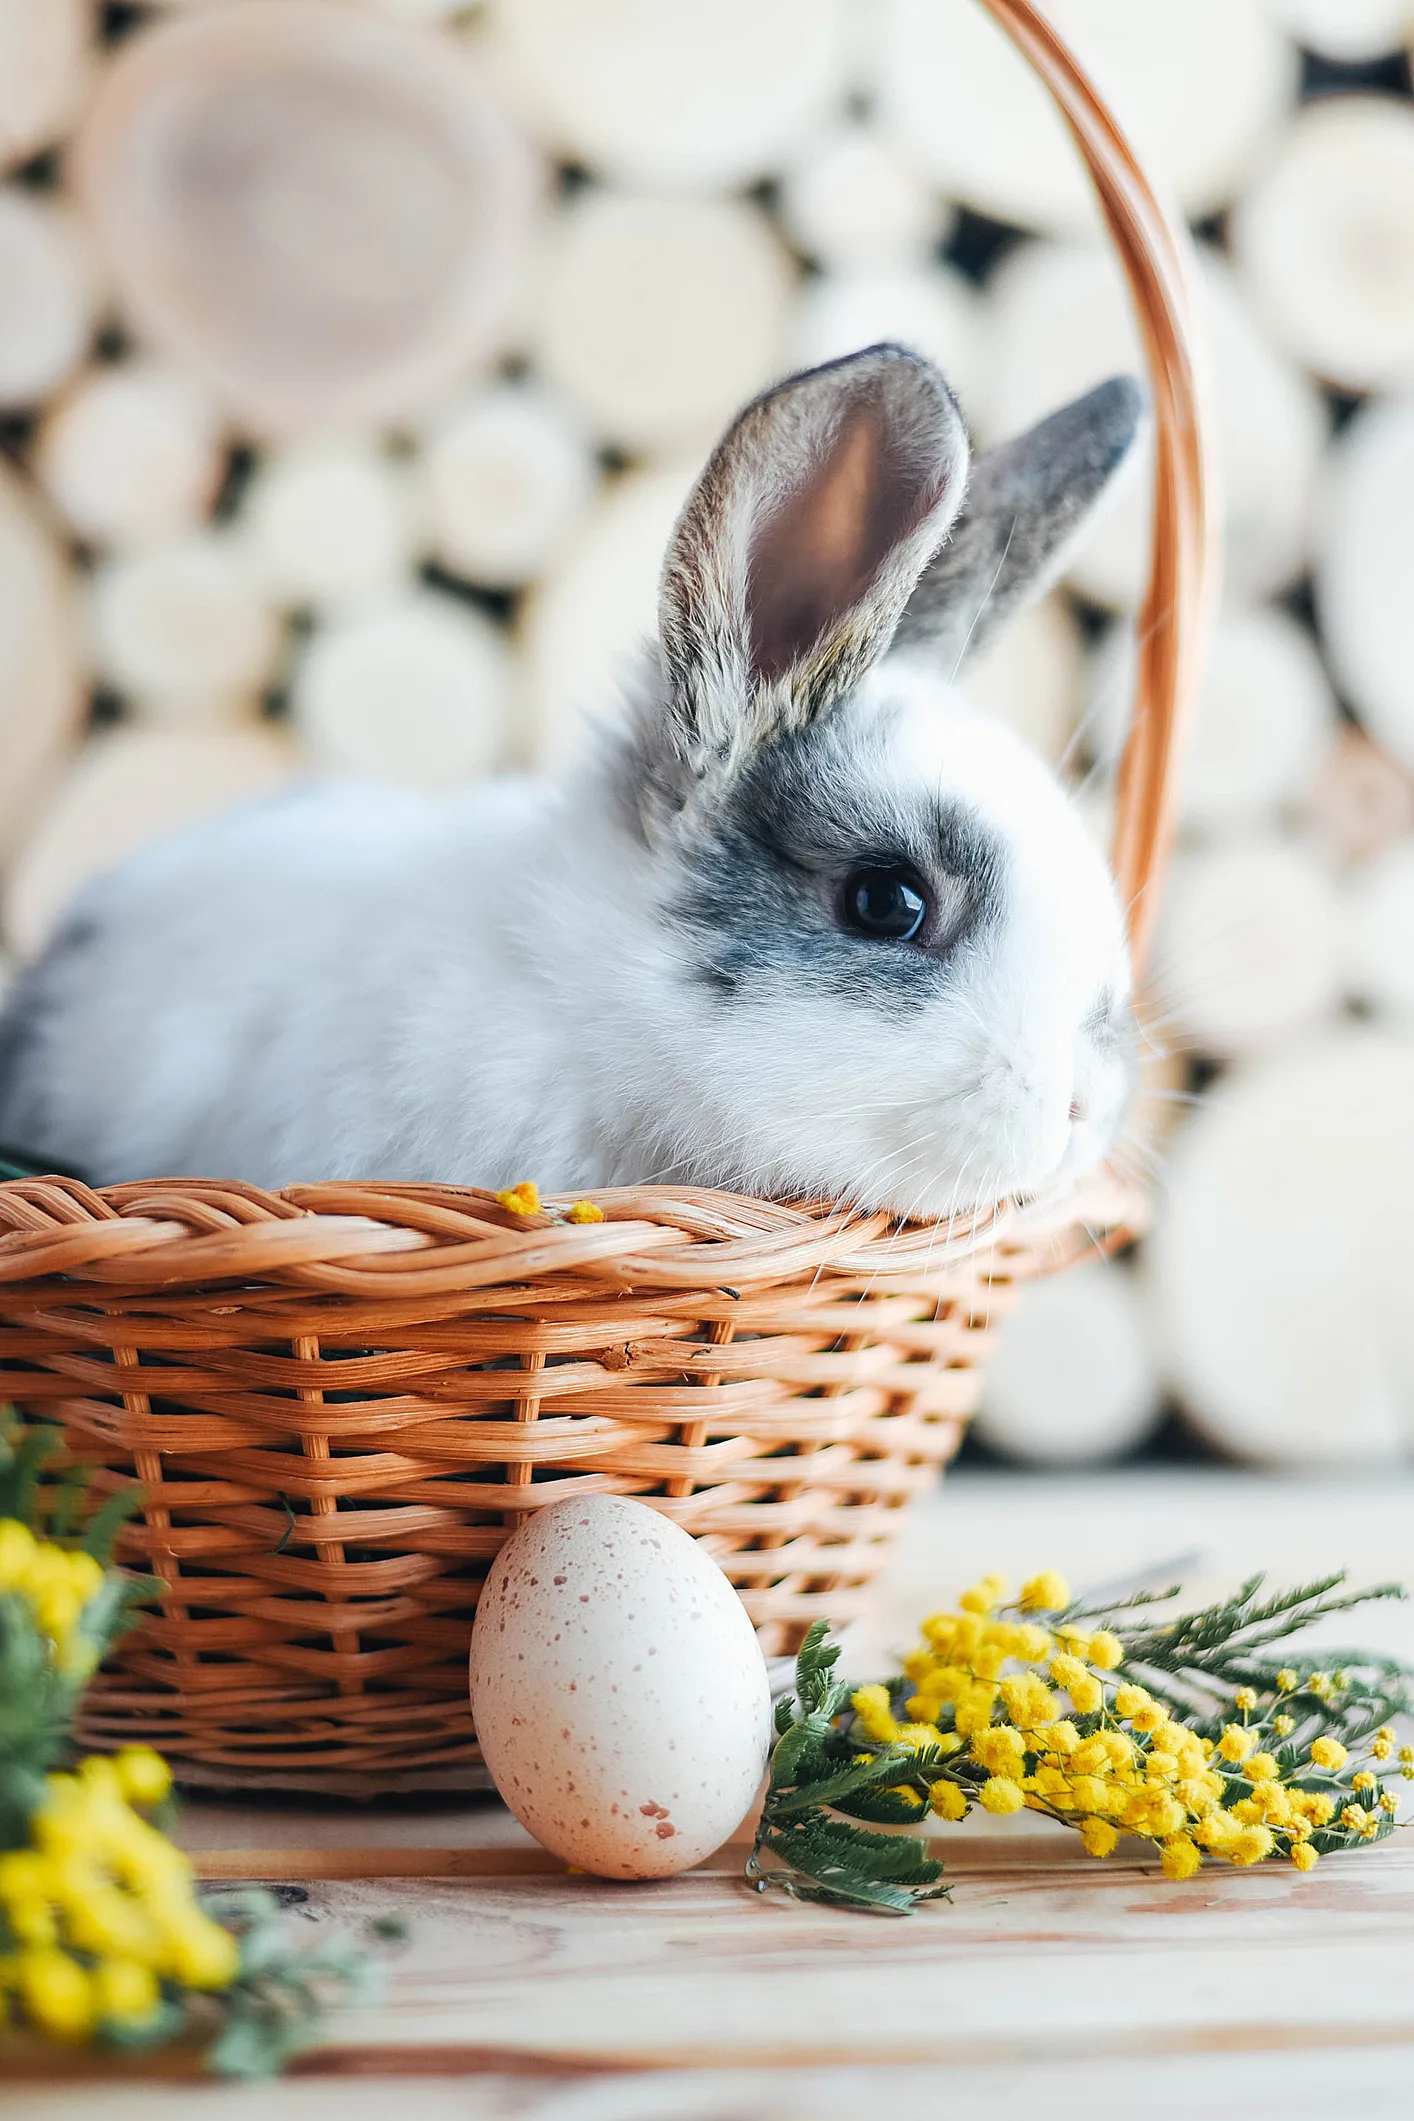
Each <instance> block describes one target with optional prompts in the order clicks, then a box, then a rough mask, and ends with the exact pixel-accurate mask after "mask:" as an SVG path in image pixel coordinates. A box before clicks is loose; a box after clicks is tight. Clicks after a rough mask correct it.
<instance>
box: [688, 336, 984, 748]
mask: <svg viewBox="0 0 1414 2121" xmlns="http://www.w3.org/2000/svg"><path fill="white" fill-rule="evenodd" d="M966 477H967V435H966V431H965V429H964V427H963V424H962V418H961V415H960V414H959V412H958V409H957V406H956V405H955V404H954V402H953V398H952V394H951V392H950V391H949V390H948V387H947V385H946V383H945V382H944V381H943V379H942V377H941V376H940V375H939V374H938V372H937V370H936V369H934V368H932V367H931V366H930V365H929V363H928V362H926V361H923V360H920V359H919V357H918V356H917V355H916V354H911V353H908V352H906V351H905V350H904V349H903V348H902V347H897V346H873V347H870V348H868V349H867V350H866V351H865V352H863V353H858V354H852V355H850V356H849V357H848V358H847V359H845V360H842V361H832V362H830V363H828V364H827V365H826V366H825V367H823V368H815V369H811V370H809V371H808V372H807V373H806V374H804V375H799V376H793V377H791V378H790V379H789V380H788V381H787V382H785V383H781V384H778V385H777V386H776V388H775V389H773V390H768V391H766V392H765V393H764V394H763V395H762V396H761V397H759V398H757V399H755V400H754V401H753V403H752V404H750V405H748V406H747V408H746V410H745V411H744V412H743V413H742V414H741V415H740V417H739V418H738V419H737V420H736V422H735V423H734V425H733V426H732V427H731V428H730V429H729V430H728V432H727V434H726V436H725V437H724V439H723V440H722V441H721V442H720V443H719V444H718V446H717V448H716V450H715V451H714V452H713V455H712V458H711V460H710V462H709V463H708V465H707V469H706V471H705V472H704V473H703V475H702V478H701V480H700V481H699V483H698V485H697V487H696V489H695V491H694V492H693V494H692V497H691V499H690V500H689V501H688V504H687V507H686V508H685V510H684V511H683V514H682V517H681V519H680V521H679V523H678V526H677V529H676V531H675V532H674V535H673V539H672V543H671V545H670V546H669V549H668V557H667V563H666V566H665V569H664V574H663V584H662V594H661V600H660V607H659V636H660V640H661V644H662V652H663V667H664V673H665V676H666V678H667V682H668V688H669V719H670V732H669V733H670V738H671V741H672V744H673V747H674V749H675V751H676V752H677V753H678V756H679V758H680V759H681V760H682V761H683V763H685V764H687V765H688V766H689V768H690V770H691V772H692V773H693V774H694V775H696V776H701V775H702V774H704V773H706V772H707V771H709V770H710V769H711V768H712V767H713V766H714V765H716V764H719V763H725V764H731V763H733V762H735V761H736V760H738V759H740V758H742V757H744V756H745V755H747V754H748V753H749V752H750V751H752V750H753V749H754V748H755V747H756V746H757V745H759V744H761V743H763V742H766V741H769V740H770V739H771V738H773V737H775V736H779V735H781V734H783V733H785V732H786V731H788V730H790V729H794V728H800V727H803V726H804V725H805V724H806V723H807V722H811V721H814V720H816V719H818V718H819V717H820V716H821V715H822V714H825V713H827V712H828V711H829V708H830V707H831V706H832V705H833V704H834V703H835V701H837V700H838V699H840V698H841V697H842V696H843V695H844V694H845V693H846V692H847V691H848V690H849V689H850V687H851V686H852V685H854V684H855V683H856V682H857V681H858V679H859V677H860V676H861V675H862V674H863V672H864V671H865V670H866V669H867V668H868V667H869V665H870V664H871V663H873V662H875V661H876V660H877V659H878V658H879V657H880V656H881V655H882V654H883V653H884V651H885V649H886V648H887V647H888V646H889V643H890V641H891V640H892V638H893V632H894V628H895V626H896V625H897V624H898V620H899V616H900V614H901V613H902V611H903V608H904V606H905V605H906V603H907V602H908V599H909V597H910V596H911V595H912V593H913V590H914V588H915V586H916V584H917V581H918V578H919V576H920V574H921V573H922V571H923V569H924V567H925V566H926V565H927V563H928V561H929V560H930V559H931V558H932V556H933V554H934V553H935V552H936V551H937V549H938V547H939V545H940V544H941V543H942V540H943V538H944V536H945V535H946V532H947V529H948V526H949V524H950V523H951V522H952V519H953V517H954V516H955V515H956V513H957V510H958V507H959V505H960V503H961V499H962V492H963V487H964V484H965V481H966Z"/></svg>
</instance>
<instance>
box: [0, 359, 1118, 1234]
mask: <svg viewBox="0 0 1414 2121" xmlns="http://www.w3.org/2000/svg"><path fill="white" fill-rule="evenodd" d="M1142 417H1143V400H1142V396H1141V393H1140V391H1139V389H1138V386H1137V385H1135V384H1133V383H1131V382H1129V381H1128V380H1127V379H1124V378H1117V379H1115V380H1114V381H1112V382H1110V383H1107V384H1103V385H1101V386H1100V387H1099V388H1098V389H1097V390H1094V391H1092V392H1091V393H1090V394H1089V395H1088V396H1087V397H1085V398H1083V399H1081V400H1080V401H1079V402H1078V403H1076V404H1074V405H1071V406H1069V407H1067V408H1065V409H1064V410H1063V411H1061V412H1059V413H1056V414H1054V415H1053V416H1052V417H1051V418H1050V419H1048V420H1045V421H1043V422H1042V423H1041V424H1040V425H1039V426H1038V427H1036V428H1035V429H1033V430H1032V431H1031V432H1030V433H1029V434H1027V435H1025V436H1022V437H1021V438H1020V439H1019V440H1017V441H1014V442H1011V443H1008V444H1006V445H1004V446H1002V447H999V448H994V449H991V450H989V451H987V452H985V453H983V454H982V455H981V456H980V457H979V458H978V459H977V461H976V462H975V463H973V464H972V465H971V467H970V477H969V458H970V452H969V445H968V438H967V433H966V429H965V427H964V424H963V421H962V418H961V415H960V414H959V411H958V408H957V406H956V404H955V402H954V400H953V398H952V396H951V394H950V392H949V390H948V388H947V385H946V384H945V383H944V381H943V379H942V377H941V376H940V375H939V374H938V373H937V371H936V370H935V369H934V368H932V367H931V366H930V365H929V364H928V363H927V362H925V361H924V360H922V359H920V358H919V357H918V356H916V355H914V354H912V353H909V352H907V351H905V350H903V349H901V348H898V347H891V346H879V347H872V348H869V349H867V350H866V351H864V352H862V353H859V354H856V355H852V356H850V357H848V358H846V359H843V360H839V361H834V362H831V363H828V364H827V365H825V366H824V367H821V368H817V369H815V370H812V371H810V372H808V373H806V374H803V375H799V376H795V377H792V378H790V379H788V380H787V381H786V382H783V383H781V384H779V385H778V386H776V387H775V388H773V389H771V390H768V391H766V392H765V393H764V394H763V395H762V396H761V397H759V398H757V399H756V400H755V401H754V402H753V403H752V404H750V405H749V406H747V408H746V409H745V411H744V412H742V413H741V415H740V416H739V417H738V419H737V420H736V421H735V423H734V424H733V426H732V427H731V428H730V430H729V431H728V433H727V434H726V436H725V437H724V439H723V440H722V441H721V443H720V444H719V445H718V447H717V449H716V450H715V452H714V453H713V455H712V457H711V459H710V461H709V463H708V465H707V467H706V470H705V471H704V473H703V475H702V478H701V480H700V482H699V483H698V485H697V487H696V489H695V491H694V492H693V494H692V496H691V498H690V499H689V501H688V503H687V506H686V508H685V510H684V513H683V515H682V517H681V519H680V521H679V524H678V526H677V529H676V531H675V533H674V536H673V538H672V540H671V543H670V546H669V551H668V555H667V560H666V565H665V568H664V573H663V577H662V589H661V600H660V624H659V635H658V640H657V642H656V643H655V644H654V645H653V646H652V647H651V648H649V649H646V650H645V651H644V654H643V657H642V660H641V663H640V665H639V666H638V668H637V669H636V671H635V672H634V674H633V676H632V679H631V681H630V683H629V684H628V686H627V688H626V696H625V698H624V700H623V701H622V702H621V703H620V707H619V711H618V713H617V714H616V716H615V717H614V718H612V719H611V720H610V721H609V722H608V723H607V724H606V726H605V727H604V728H603V729H602V730H601V731H600V733H599V736H598V738H597V741H596V743H595V744H594V746H593V747H592V748H591V750H590V751H589V752H588V753H587V755H586V756H585V757H583V758H582V759H580V760H579V761H577V762H576V763H575V764H574V765H573V766H572V767H570V768H567V769H565V770H564V771H562V772H561V773H559V774H556V775H554V776H548V775H547V776H540V777H531V776H524V777H518V778H517V777H507V778H504V779H501V780H496V781H492V782H489V783H487V784H484V785H482V786H479V787H475V788H472V789H469V790H467V791H465V792H461V793H456V794H452V795H449V796H445V797H433V796H421V795H416V794H413V793H410V792H399V791H396V790H389V789H385V788H374V787H369V786H362V785H357V784H348V785H311V786H308V787H303V788H300V789H297V790H295V791H294V792H292V793H287V794H285V795H283V796H281V797H278V798H275V799H273V800H267V801H265V802H262V803H261V804H259V805H256V806H253V807H250V808H246V809H243V810H238V811H233V812H231V813H229V814H227V815H226V816H224V817H222V818H219V819H218V820H216V821H214V822H210V823H206V824H203V825H201V826H200V827H199V828H197V829H196V830H193V831H188V832H186V833H184V834H182V835H180V836H178V837H175V838H172V839H170V840H167V841H165V842H163V843H161V844H158V845H156V846H154V847H151V848H149V849H147V850H145V851H144V852H142V853H140V854H138V855H137V856H135V857H134V858H132V859H131V860H129V861H128V862H126V863H125V864H124V865H123V866H122V867H120V868H119V869H117V870H116V871H114V872H113V873H112V874H110V875H107V876H105V877H103V878H101V879H100V880H98V881H97V882H95V883H93V884H91V885H90V886H89V887H88V888H87V889H85V890H84V892H83V893H82V894H81V896H80V898H79V899H78V901H77V902H76V904H75V906H74V908H73V910H72V913H71V916H70V918H69V919H68V922H67V925H66V926H65V927H64V928H63V930H62V932H61V933H60V934H59V935H58V936H57V938H56V940H55V941H54V942H53V943H52V944H51V946H50V948H49V950H48V952H47V953H46V954H45V955H44V956H43V957H42V958H41V959H40V960H39V961H38V962H37V963H36V964H34V965H33V966H32V967H31V968H29V970H28V971H27V972H26V973H25V974H23V975H22V977H21V979H20V980H19V982H18V984H17V987H16V989H15V990H14V992H13V995H12V998H11V1000H10V1002H9V1004H8V1007H7V1009H6V1011H5V1013H4V1017H3V1019H0V1139H3V1140H5V1141H9V1142H16V1143H24V1144H25V1145H26V1148H27V1149H33V1150H35V1151H37V1152H39V1153H40V1154H41V1155H42V1156H44V1157H47V1158H53V1159H54V1160H55V1162H56V1164H57V1165H59V1167H61V1168H66V1167H67V1168H78V1169H82V1170H83V1171H85V1172H86V1174H88V1175H89V1176H90V1177H91V1178H93V1179H94V1180H95V1181H97V1182H108V1181H115V1180H120V1179H127V1178H133V1177H139V1176H152V1175H164V1176H176V1175H189V1176H194V1175H201V1176H206V1177H211V1176H217V1177H234V1178H240V1179H245V1180H249V1181H253V1182H256V1183H258V1184H263V1185H268V1186H280V1185H284V1184H288V1183H291V1182H293V1181H296V1180H307V1179H313V1178H367V1179H383V1180H397V1179H404V1180H408V1179H441V1180H448V1181H460V1182H468V1183H477V1184H481V1185H492V1186H496V1187H502V1186H507V1185H510V1184H511V1183H513V1182H515V1181H518V1180H521V1179H524V1178H534V1179H536V1180H537V1181H538V1182H539V1184H540V1185H541V1186H542V1187H544V1188H546V1189H548V1190H552V1191H568V1190H574V1191H579V1190H582V1189H590V1188H594V1187H603V1186H609V1185H615V1184H629V1183H637V1182H642V1181H650V1180H658V1181H664V1182H676V1183H696V1184H702V1185H714V1186H725V1187H730V1188H734V1189H737V1190H740V1191H745V1192H752V1193H765V1194H772V1195H784V1196H790V1197H809V1198H820V1197H823V1198H829V1199H838V1200H846V1201H852V1202H855V1203H858V1204H860V1205H861V1206H885V1207H888V1208H891V1209H894V1210H896V1211H898V1212H900V1213H904V1214H913V1215H920V1216H937V1215H946V1214H948V1213H950V1212H953V1211H957V1210H959V1209H964V1208H967V1207H971V1206H975V1205H978V1204H981V1203H986V1202H991V1201H993V1200H996V1199H998V1198H1001V1197H1004V1196H1009V1195H1021V1194H1034V1193H1036V1192H1038V1191H1040V1190H1043V1189H1046V1188H1048V1187H1050V1186H1051V1185H1053V1184H1055V1183H1057V1182H1059V1181H1062V1180H1064V1179H1065V1178H1066V1177H1068V1176H1069V1175H1070V1174H1071V1173H1073V1172H1078V1171H1080V1170H1082V1169H1084V1168H1085V1167H1087V1166H1089V1165H1091V1164H1093V1163H1094V1162H1096V1161H1097V1160H1098V1159H1099V1158H1101V1157H1102V1156H1103V1155H1104V1153H1105V1151H1106V1150H1107V1148H1108V1147H1109V1146H1110V1144H1111V1142H1112V1140H1113V1138H1114V1135H1115V1132H1116V1129H1117V1127H1118V1124H1119V1121H1120V1119H1121V1116H1122V1114H1123V1111H1124V1109H1125V1106H1126V1104H1127V1102H1128V1098H1129V1095H1130V1090H1131V1085H1132V1077H1133V1037H1132V1029H1131V1019H1130V989H1129V973H1128V966H1127V960H1126V951H1125V942H1124V934H1123V922H1122V918H1121V911H1120V908H1119V906H1118V904H1117V902H1116V897H1115V893H1114V889H1113V886H1112V884H1111V881H1110V878H1109V875H1108V873H1107V871H1106V868H1105V865H1104V863H1103V861H1102V859H1101V857H1100V855H1099V854H1098V853H1097V852H1096V850H1095V848H1094V847H1093V845H1092V843H1091V840H1090V837H1089V835H1088V833H1087V831H1086V829H1085V827H1084V825H1083V824H1082V822H1081V820H1080V817H1079V816H1078V814H1077V813H1076V811H1075V809H1074V808H1073V807H1072V805H1071V803H1070V801H1069V799H1068V798H1067V797H1066V796H1065V795H1064V794H1063V792H1062V791H1061V789H1060V787H1059V785H1058V784H1057V782H1056V781H1055V780H1054V779H1053V777H1052V776H1051V774H1050V772H1049V771H1048V770H1047V769H1046V768H1045V767H1044V766H1043V765H1042V764H1041V763H1040V761H1039V760H1037V759H1036V758H1034V757H1033V756H1032V755H1031V754H1030V753H1028V751H1027V750H1026V749H1025V748H1024V746H1023V745H1022V744H1021V743H1020V742H1019V741H1018V740H1017V739H1016V738H1015V737H1014V736H1012V735H1011V734H1010V733H1009V732H1008V731H1007V729H1006V728H1004V727H1003V726H1002V725H1001V724H1000V723H998V722H997V721H995V720H994V719H991V718H989V717H987V716H985V715H982V714H979V713H977V712H974V711H973V710H971V709H969V707H968V706H967V704H966V702H965V700H964V699H963V697H962V695H961V694H960V692H959V691H958V690H957V688H956V686H955V683H954V680H955V677H956V673H957V670H958V668H959V666H960V665H961V663H962V662H963V660H964V658H965V656H966V654H967V653H968V652H970V650H971V649H972V648H973V647H975V646H976V644H977V643H978V642H980V641H981V640H982V639H984V638H985V637H986V636H987V635H988V634H989V633H990V632H991V630H992V628H993V627H994V626H995V625H997V624H998V623H1000V622H1001V621H1002V620H1003V619H1004V618H1005V617H1006V615H1007V614H1008V613H1009V612H1010V611H1011V610H1013V609H1014V608H1016V607H1017V606H1018V605H1020V604H1021V603H1022V602H1024V601H1025V600H1026V599H1027V598H1029V597H1030V596H1032V595H1034V594H1035V593H1037V592H1038V591H1039V590H1040V589H1042V588H1044V587H1045V586H1047V585H1048V584H1049V583H1050V582H1051V581H1052V580H1053V579H1054V578H1055V576H1056V575H1057V574H1058V573H1059V572H1060V571H1061V569H1062V567H1063V566H1064V564H1065V560H1066V556H1067V553H1068V551H1069V548H1070V545H1071V543H1072V541H1073V539H1074V537H1075V535H1076V534H1077V532H1078V531H1079V530H1080V529H1082V528H1083V527H1084V525H1085V524H1086V523H1087V521H1088V519H1089V517H1090V514H1091V512H1092V510H1093V508H1094V507H1095V505H1096V504H1097V502H1098V501H1099V500H1100V498H1101V496H1102V495H1103V494H1104V492H1105V490H1106V488H1107V487H1108V485H1109V483H1110V480H1111V478H1112V476H1113V474H1114V472H1115V470H1116V469H1117V468H1118V466H1119V464H1120V463H1121V461H1122V460H1123V459H1124V458H1125V456H1126V455H1127V453H1128V451H1129V449H1130V447H1131V446H1132V444H1133V441H1134V438H1135V434H1136V431H1137V429H1138V427H1139V425H1140V423H1141V420H1142ZM861 877H863V878H864V879H865V881H864V883H863V885H861V884H860V883H859V881H858V880H859V879H860V878H861ZM901 878H902V879H904V880H905V882H906V885H907V889H906V890H903V891H902V896H900V892H901V889H902V887H901V886H900V883H899V879H901ZM871 879H872V882H871V881H870V880H871ZM861 892H862V894H863V896H862V897H861V896H860V894H861ZM909 893H911V894H912V896H909ZM842 894H844V897H843V898H842ZM916 905H921V906H922V907H923V909H924V911H923V917H922V925H921V927H920V928H919V930H918V932H917V933H916V934H915V935H913V936H912V937H911V938H900V937H898V936H896V935H894V934H892V933H887V934H881V933H879V932H878V921H877V916H878V914H879V909H880V908H882V909H883V913H884V915H885V916H887V919H888V921H892V922H893V923H894V925H895V926H896V925H897V924H898V922H901V921H902V920H903V919H905V918H906V917H912V915H911V914H910V910H909V909H915V908H916ZM900 906H901V907H902V908H903V911H902V912H900V911H899V910H898V908H899V907H900ZM861 922H864V924H865V925H864V926H863V927H861V925H860V923H861ZM871 924H872V925H871Z"/></svg>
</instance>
